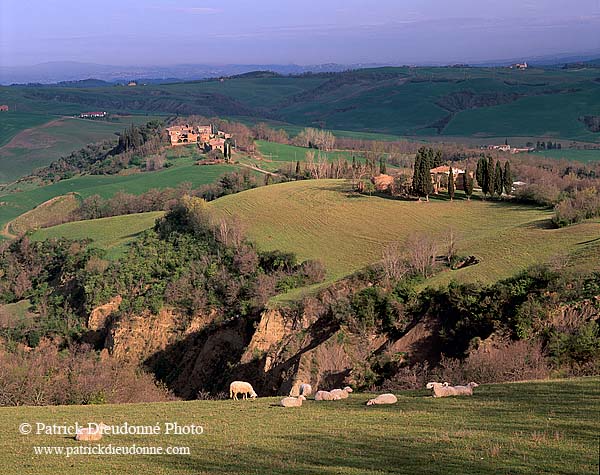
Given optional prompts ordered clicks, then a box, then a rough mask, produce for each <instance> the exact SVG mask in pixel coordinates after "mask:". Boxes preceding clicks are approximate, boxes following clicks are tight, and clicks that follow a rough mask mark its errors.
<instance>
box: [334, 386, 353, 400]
mask: <svg viewBox="0 0 600 475" xmlns="http://www.w3.org/2000/svg"><path fill="white" fill-rule="evenodd" d="M329 392H330V393H331V394H333V395H335V396H339V397H340V399H348V395H349V394H350V393H351V392H352V388H351V387H350V386H346V387H345V388H344V389H332V390H331V391H329Z"/></svg>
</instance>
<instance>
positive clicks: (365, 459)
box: [0, 378, 600, 475]
mask: <svg viewBox="0 0 600 475" xmlns="http://www.w3.org/2000/svg"><path fill="white" fill-rule="evenodd" d="M599 384H600V379H598V378H584V379H575V380H557V381H539V382H526V383H513V384H498V385H482V386H480V387H479V388H477V390H476V392H475V394H474V395H473V396H472V397H470V398H446V399H434V398H432V397H430V396H429V394H428V391H426V390H421V391H406V392H400V393H397V395H398V403H397V404H396V405H393V406H372V407H367V406H365V402H366V400H367V399H368V398H369V397H370V396H371V395H369V394H356V393H355V394H353V395H351V396H350V398H349V399H347V400H342V401H330V402H315V401H313V400H308V401H306V402H305V403H304V404H303V406H302V407H300V408H287V409H284V408H282V407H278V406H276V404H277V403H278V401H279V398H260V397H259V398H258V399H257V400H255V401H242V400H240V401H188V402H170V403H156V404H125V405H95V406H59V407H16V408H1V409H0V424H1V425H2V428H3V430H2V432H1V433H0V461H1V462H2V471H3V473H6V474H21V475H34V474H35V475H50V474H56V473H61V474H63V475H69V474H80V473H111V474H112V473H114V474H116V473H119V474H124V475H127V474H131V475H133V474H139V473H152V474H156V475H161V474H165V475H166V474H169V475H171V474H195V475H201V474H213V473H220V474H231V475H233V474H241V473H245V474H257V475H258V474H260V475H279V474H282V473H286V474H291V475H326V474H332V475H333V474H341V473H343V474H348V475H350V474H356V475H365V474H373V475H376V474H385V473H397V474H407V475H409V474H410V475H412V474H415V473H427V474H431V475H436V474H437V475H470V474H473V475H475V474H477V475H487V474H489V475H497V474H499V473H506V474H509V473H510V474H512V475H539V474H542V473H547V474H553V475H556V474H561V475H571V474H572V475H595V474H597V473H598V433H599V431H600V418H599V417H598V414H599V410H600V399H599V398H598V385H599ZM36 422H42V423H44V424H62V425H71V424H75V423H76V422H77V423H79V424H87V423H89V422H97V423H99V422H104V423H105V424H108V425H121V424H123V423H125V422H127V423H129V424H131V425H152V426H154V425H155V424H159V426H160V428H161V434H159V435H152V436H142V435H112V436H105V438H104V439H103V440H102V441H100V442H97V443H89V442H76V441H74V440H73V439H72V438H71V437H68V436H64V435H44V434H40V435H28V436H26V435H21V434H20V433H19V426H20V425H21V424H23V423H29V424H35V423H36ZM166 422H177V423H178V424H179V425H186V424H195V425H200V426H202V427H203V428H204V433H203V435H172V434H169V435H165V434H163V433H162V432H163V429H164V427H165V426H164V424H165V423H166ZM97 444H99V445H102V446H106V445H108V444H112V445H113V446H127V447H129V446H132V445H133V444H135V445H137V446H155V447H156V446H160V447H168V446H172V447H189V452H190V453H189V455H128V456H116V455H113V456H111V455H105V456H100V455H96V456H94V455H87V456H85V455H79V456H77V455H73V456H71V457H69V458H67V457H66V456H64V455H63V456H59V455H35V454H34V452H33V447H34V446H59V447H69V448H71V449H73V448H76V447H79V446H88V445H92V446H94V445H97ZM64 450H66V449H64Z"/></svg>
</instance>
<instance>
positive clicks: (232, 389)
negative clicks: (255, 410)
mask: <svg viewBox="0 0 600 475" xmlns="http://www.w3.org/2000/svg"><path fill="white" fill-rule="evenodd" d="M239 393H241V394H242V399H247V398H248V395H250V397H251V398H252V399H254V398H256V397H257V394H256V392H254V388H253V387H252V385H251V384H250V383H247V382H246V381H234V382H233V383H231V384H230V385H229V397H230V398H232V399H234V400H236V401H237V398H238V397H237V395H238V394H239Z"/></svg>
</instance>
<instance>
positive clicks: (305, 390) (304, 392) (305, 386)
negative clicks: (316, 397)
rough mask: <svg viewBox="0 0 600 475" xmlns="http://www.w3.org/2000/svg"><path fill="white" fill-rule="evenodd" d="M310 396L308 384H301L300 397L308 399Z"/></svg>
mask: <svg viewBox="0 0 600 475" xmlns="http://www.w3.org/2000/svg"><path fill="white" fill-rule="evenodd" d="M311 394H312V386H311V385H310V384H306V383H302V384H301V385H300V396H305V397H308V396H310V395H311Z"/></svg>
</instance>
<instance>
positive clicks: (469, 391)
mask: <svg viewBox="0 0 600 475" xmlns="http://www.w3.org/2000/svg"><path fill="white" fill-rule="evenodd" d="M478 386H479V384H477V383H475V382H473V381H471V382H470V383H469V384H467V385H466V386H452V388H453V389H454V391H455V392H456V395H457V396H472V395H473V388H476V387H478Z"/></svg>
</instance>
